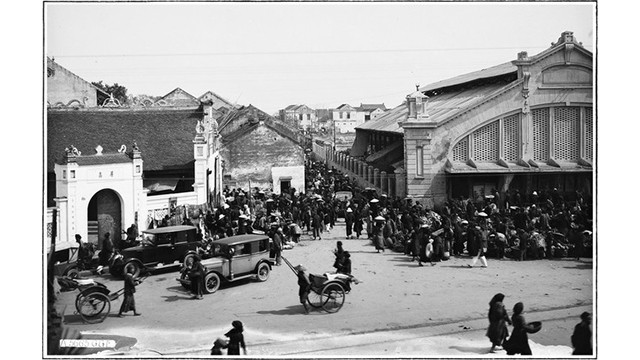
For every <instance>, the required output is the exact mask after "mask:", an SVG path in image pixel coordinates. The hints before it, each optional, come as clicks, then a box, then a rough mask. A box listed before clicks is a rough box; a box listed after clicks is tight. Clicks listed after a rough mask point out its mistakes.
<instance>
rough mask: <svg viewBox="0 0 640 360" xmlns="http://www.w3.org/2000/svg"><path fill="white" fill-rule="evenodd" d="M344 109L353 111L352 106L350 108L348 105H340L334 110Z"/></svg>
mask: <svg viewBox="0 0 640 360" xmlns="http://www.w3.org/2000/svg"><path fill="white" fill-rule="evenodd" d="M345 108H348V109H353V106H351V105H349V104H342V105H340V106H338V107H337V108H336V109H337V110H342V109H345Z"/></svg>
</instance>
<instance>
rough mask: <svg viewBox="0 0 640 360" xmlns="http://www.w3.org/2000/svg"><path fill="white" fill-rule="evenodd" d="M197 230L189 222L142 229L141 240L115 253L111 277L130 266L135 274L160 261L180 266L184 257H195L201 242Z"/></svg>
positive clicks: (164, 263)
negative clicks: (135, 244) (138, 243)
mask: <svg viewBox="0 0 640 360" xmlns="http://www.w3.org/2000/svg"><path fill="white" fill-rule="evenodd" d="M197 230H198V229H197V228H196V227H195V226H190V225H178V226H167V227H161V228H157V229H149V230H144V231H143V232H142V233H143V234H144V235H143V241H142V243H141V244H140V245H138V246H134V247H130V248H127V249H124V250H122V251H121V252H120V254H119V255H116V256H115V258H114V259H113V261H112V262H111V264H110V266H109V272H110V273H111V275H114V276H122V274H123V270H124V269H125V268H126V267H127V266H129V265H131V266H133V268H134V275H135V276H137V275H140V273H141V272H143V271H148V270H150V268H151V267H155V266H157V265H160V264H162V265H173V264H175V263H176V262H177V263H178V264H180V265H181V264H183V263H184V262H185V260H186V259H187V257H189V256H195V254H196V248H197V247H198V246H200V245H201V242H200V239H198V237H197Z"/></svg>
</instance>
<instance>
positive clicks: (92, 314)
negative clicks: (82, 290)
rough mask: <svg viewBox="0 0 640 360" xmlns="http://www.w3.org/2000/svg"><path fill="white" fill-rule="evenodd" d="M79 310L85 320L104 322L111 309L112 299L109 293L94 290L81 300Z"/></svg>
mask: <svg viewBox="0 0 640 360" xmlns="http://www.w3.org/2000/svg"><path fill="white" fill-rule="evenodd" d="M77 310H78V313H79V314H80V317H81V318H82V320H84V321H85V322H88V323H98V322H102V321H104V319H105V318H106V317H107V315H109V312H110V311H111V301H110V300H109V297H108V296H107V295H105V294H103V293H101V292H92V293H90V294H87V295H86V296H84V297H83V298H82V300H80V306H79V307H78V309H77Z"/></svg>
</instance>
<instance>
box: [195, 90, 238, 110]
mask: <svg viewBox="0 0 640 360" xmlns="http://www.w3.org/2000/svg"><path fill="white" fill-rule="evenodd" d="M198 101H200V102H203V103H207V102H208V103H211V104H212V105H213V108H214V109H216V110H218V109H220V108H229V109H234V108H235V107H236V106H235V105H234V104H232V103H231V102H230V101H229V100H227V99H225V98H223V97H222V96H220V95H218V94H216V93H214V92H213V91H207V92H206V93H204V94H202V95H201V96H200V97H199V98H198Z"/></svg>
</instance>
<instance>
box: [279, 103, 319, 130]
mask: <svg viewBox="0 0 640 360" xmlns="http://www.w3.org/2000/svg"><path fill="white" fill-rule="evenodd" d="M280 119H282V120H283V121H285V122H287V123H290V122H292V123H293V124H295V125H296V126H298V127H299V128H300V129H304V130H310V129H315V128H316V126H317V117H316V111H315V110H314V109H311V108H310V107H308V106H307V105H289V106H287V107H286V108H284V109H281V110H280Z"/></svg>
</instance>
